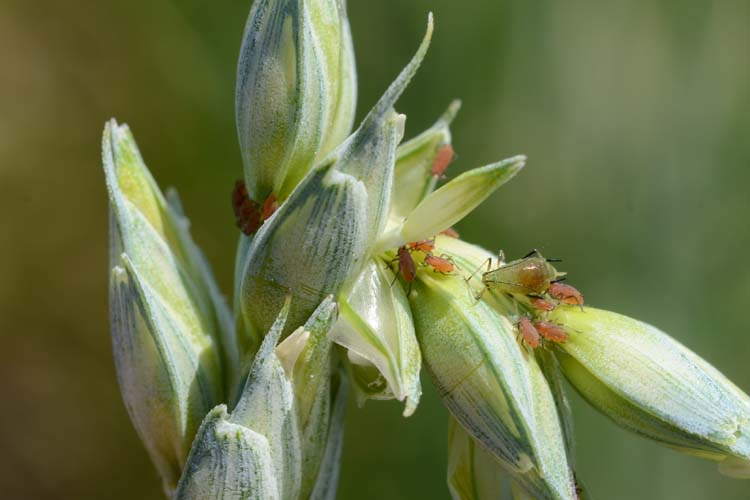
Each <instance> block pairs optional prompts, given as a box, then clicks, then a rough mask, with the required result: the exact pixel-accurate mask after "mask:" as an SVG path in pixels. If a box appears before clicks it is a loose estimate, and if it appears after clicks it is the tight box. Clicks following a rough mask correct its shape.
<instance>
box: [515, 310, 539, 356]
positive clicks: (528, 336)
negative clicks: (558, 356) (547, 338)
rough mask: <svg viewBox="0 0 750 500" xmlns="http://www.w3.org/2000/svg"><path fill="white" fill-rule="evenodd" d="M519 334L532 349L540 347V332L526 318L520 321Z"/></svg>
mask: <svg viewBox="0 0 750 500" xmlns="http://www.w3.org/2000/svg"><path fill="white" fill-rule="evenodd" d="M518 332H519V333H520V334H521V337H522V338H523V340H524V341H525V342H526V343H527V344H528V345H529V346H530V347H531V348H533V349H536V348H537V347H539V332H538V331H537V330H536V328H534V325H532V324H531V320H529V318H527V317H526V316H524V317H522V318H521V319H520V320H518Z"/></svg>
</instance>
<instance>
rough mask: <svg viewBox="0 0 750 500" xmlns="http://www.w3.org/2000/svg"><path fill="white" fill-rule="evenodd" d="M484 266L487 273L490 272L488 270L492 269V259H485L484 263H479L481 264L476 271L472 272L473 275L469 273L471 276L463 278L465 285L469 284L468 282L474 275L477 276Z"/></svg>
mask: <svg viewBox="0 0 750 500" xmlns="http://www.w3.org/2000/svg"><path fill="white" fill-rule="evenodd" d="M485 264H487V271H489V270H490V269H491V268H492V257H490V258H488V259H487V260H486V261H484V262H482V263H481V264H480V265H479V267H478V268H476V269H475V270H474V272H473V273H471V274H470V275H469V277H468V278H465V281H466V283H467V284H468V283H469V281H471V279H472V278H473V277H474V276H476V274H477V273H478V272H479V271H481V270H482V268H483V267H484V265H485Z"/></svg>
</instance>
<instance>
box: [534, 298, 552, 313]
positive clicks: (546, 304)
mask: <svg viewBox="0 0 750 500" xmlns="http://www.w3.org/2000/svg"><path fill="white" fill-rule="evenodd" d="M531 307H533V308H534V309H537V310H539V311H546V312H549V311H552V310H553V309H554V308H555V304H553V303H552V302H550V301H548V300H544V299H540V298H539V297H531Z"/></svg>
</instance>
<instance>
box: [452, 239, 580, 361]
mask: <svg viewBox="0 0 750 500" xmlns="http://www.w3.org/2000/svg"><path fill="white" fill-rule="evenodd" d="M553 262H559V261H558V260H554V259H545V258H544V257H543V256H542V254H541V253H539V251H538V250H534V251H532V252H530V253H528V254H527V255H525V256H524V257H522V258H520V259H518V260H514V261H511V262H508V263H505V264H504V263H503V257H502V254H501V255H500V256H499V259H498V266H497V267H496V268H495V269H492V259H488V261H487V264H488V265H487V271H485V272H484V273H482V285H483V288H482V292H481V293H480V294H479V295H478V296H477V299H479V298H480V297H481V295H482V294H483V293H484V292H485V291H487V290H497V291H499V292H502V293H505V294H506V295H508V296H509V297H511V298H512V299H513V300H514V302H515V303H516V304H518V305H520V306H521V307H520V308H521V309H524V310H525V311H526V312H524V313H519V316H520V318H519V320H518V333H519V335H520V336H521V338H523V340H524V342H525V343H526V344H527V345H528V346H529V347H532V348H536V347H538V346H539V344H540V341H541V339H544V340H547V341H549V342H555V343H560V342H565V341H566V340H568V333H567V332H566V331H565V330H564V329H563V328H561V327H560V326H559V325H556V324H554V323H550V322H549V321H547V318H546V316H547V315H548V313H549V312H550V311H552V310H554V309H555V307H557V305H558V304H560V303H562V304H567V305H576V306H580V307H583V295H582V294H581V292H579V291H578V290H576V289H575V288H574V287H572V286H570V285H567V284H565V283H561V282H560V280H561V279H564V276H565V273H560V272H558V271H557V269H555V267H554V266H553V265H552V263H553ZM475 274H476V273H475ZM472 277H473V275H472V276H469V277H468V278H467V281H469V280H471V279H472Z"/></svg>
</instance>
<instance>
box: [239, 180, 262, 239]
mask: <svg viewBox="0 0 750 500" xmlns="http://www.w3.org/2000/svg"><path fill="white" fill-rule="evenodd" d="M232 209H233V210H234V217H235V220H236V223H237V227H238V228H240V230H241V231H242V232H243V233H245V234H246V235H248V236H250V235H252V234H255V232H256V231H257V230H258V228H259V227H260V224H261V222H263V221H262V219H261V211H260V207H259V206H258V204H257V203H255V202H254V201H253V200H251V199H250V198H249V197H248V195H247V188H246V187H245V182H244V181H237V182H236V183H235V185H234V190H233V191H232Z"/></svg>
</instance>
